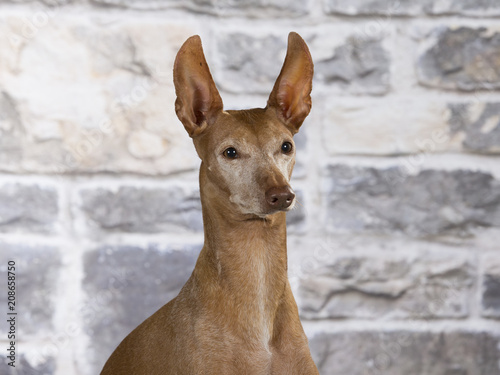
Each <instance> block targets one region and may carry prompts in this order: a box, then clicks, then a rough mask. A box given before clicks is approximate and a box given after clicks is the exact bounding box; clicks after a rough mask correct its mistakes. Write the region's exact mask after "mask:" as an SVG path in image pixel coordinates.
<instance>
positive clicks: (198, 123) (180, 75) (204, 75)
mask: <svg viewBox="0 0 500 375" xmlns="http://www.w3.org/2000/svg"><path fill="white" fill-rule="evenodd" d="M174 85H175V93H176V95H177V99H176V101H175V112H176V113H177V117H178V118H179V120H181V122H182V124H183V125H184V127H185V128H186V130H187V132H188V133H189V136H190V137H192V138H194V137H196V136H198V135H200V134H201V133H202V132H203V131H204V130H205V129H206V127H207V126H209V125H211V124H213V122H214V121H215V118H216V117H217V115H218V114H219V113H220V112H221V111H222V108H223V105H222V99H221V97H220V95H219V91H217V88H216V87H215V82H214V80H213V78H212V75H211V74H210V70H209V69H208V65H207V61H206V60H205V55H204V54H203V48H202V46H201V39H200V37H199V36H198V35H195V36H192V37H191V38H189V39H188V40H186V41H185V42H184V44H183V45H182V47H181V48H180V50H179V52H177V57H176V58H175V63H174Z"/></svg>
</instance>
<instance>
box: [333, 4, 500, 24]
mask: <svg viewBox="0 0 500 375" xmlns="http://www.w3.org/2000/svg"><path fill="white" fill-rule="evenodd" d="M326 11H327V12H328V13H332V14H344V15H351V16H370V15H376V16H383V17H386V18H387V19H388V20H389V19H390V18H391V17H393V16H416V15H422V14H430V15H448V14H461V15H467V16H483V17H493V16H498V15H500V4H499V3H498V2H497V1H496V0H451V1H433V0H418V1H415V0H399V1H396V0H394V1H387V0H373V1H364V0H354V1H352V0H326Z"/></svg>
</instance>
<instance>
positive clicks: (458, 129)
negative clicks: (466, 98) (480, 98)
mask: <svg viewBox="0 0 500 375" xmlns="http://www.w3.org/2000/svg"><path fill="white" fill-rule="evenodd" d="M449 108H450V112H451V115H450V119H449V124H450V130H451V133H452V135H456V134H457V133H458V134H460V135H461V138H462V139H463V141H462V145H463V148H464V149H465V150H467V151H471V152H478V153H485V154H487V153H500V115H499V114H500V103H465V104H464V103H453V104H450V105H449Z"/></svg>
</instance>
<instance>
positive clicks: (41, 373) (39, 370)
mask: <svg viewBox="0 0 500 375" xmlns="http://www.w3.org/2000/svg"><path fill="white" fill-rule="evenodd" d="M17 349H18V350H19V344H18V346H17ZM8 362H9V360H8V359H7V358H6V357H5V356H3V355H1V356H0V374H2V375H53V374H55V373H56V363H55V360H54V358H53V357H48V358H44V360H43V361H42V362H41V363H38V364H36V365H32V364H30V363H29V362H28V360H27V358H26V356H25V355H18V356H17V358H16V362H15V366H16V367H15V368H13V367H11V366H8V365H7V363H8Z"/></svg>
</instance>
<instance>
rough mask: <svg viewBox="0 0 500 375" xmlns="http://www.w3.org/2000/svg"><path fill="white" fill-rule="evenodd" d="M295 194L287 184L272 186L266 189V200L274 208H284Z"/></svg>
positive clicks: (288, 205) (289, 203)
mask: <svg viewBox="0 0 500 375" xmlns="http://www.w3.org/2000/svg"><path fill="white" fill-rule="evenodd" d="M294 198H295V194H294V192H293V191H292V189H290V187H289V186H282V187H272V188H270V189H269V190H268V191H266V201H267V203H268V204H269V206H270V207H271V208H273V209H275V210H284V209H286V208H288V207H290V205H291V204H292V202H293V199H294Z"/></svg>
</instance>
